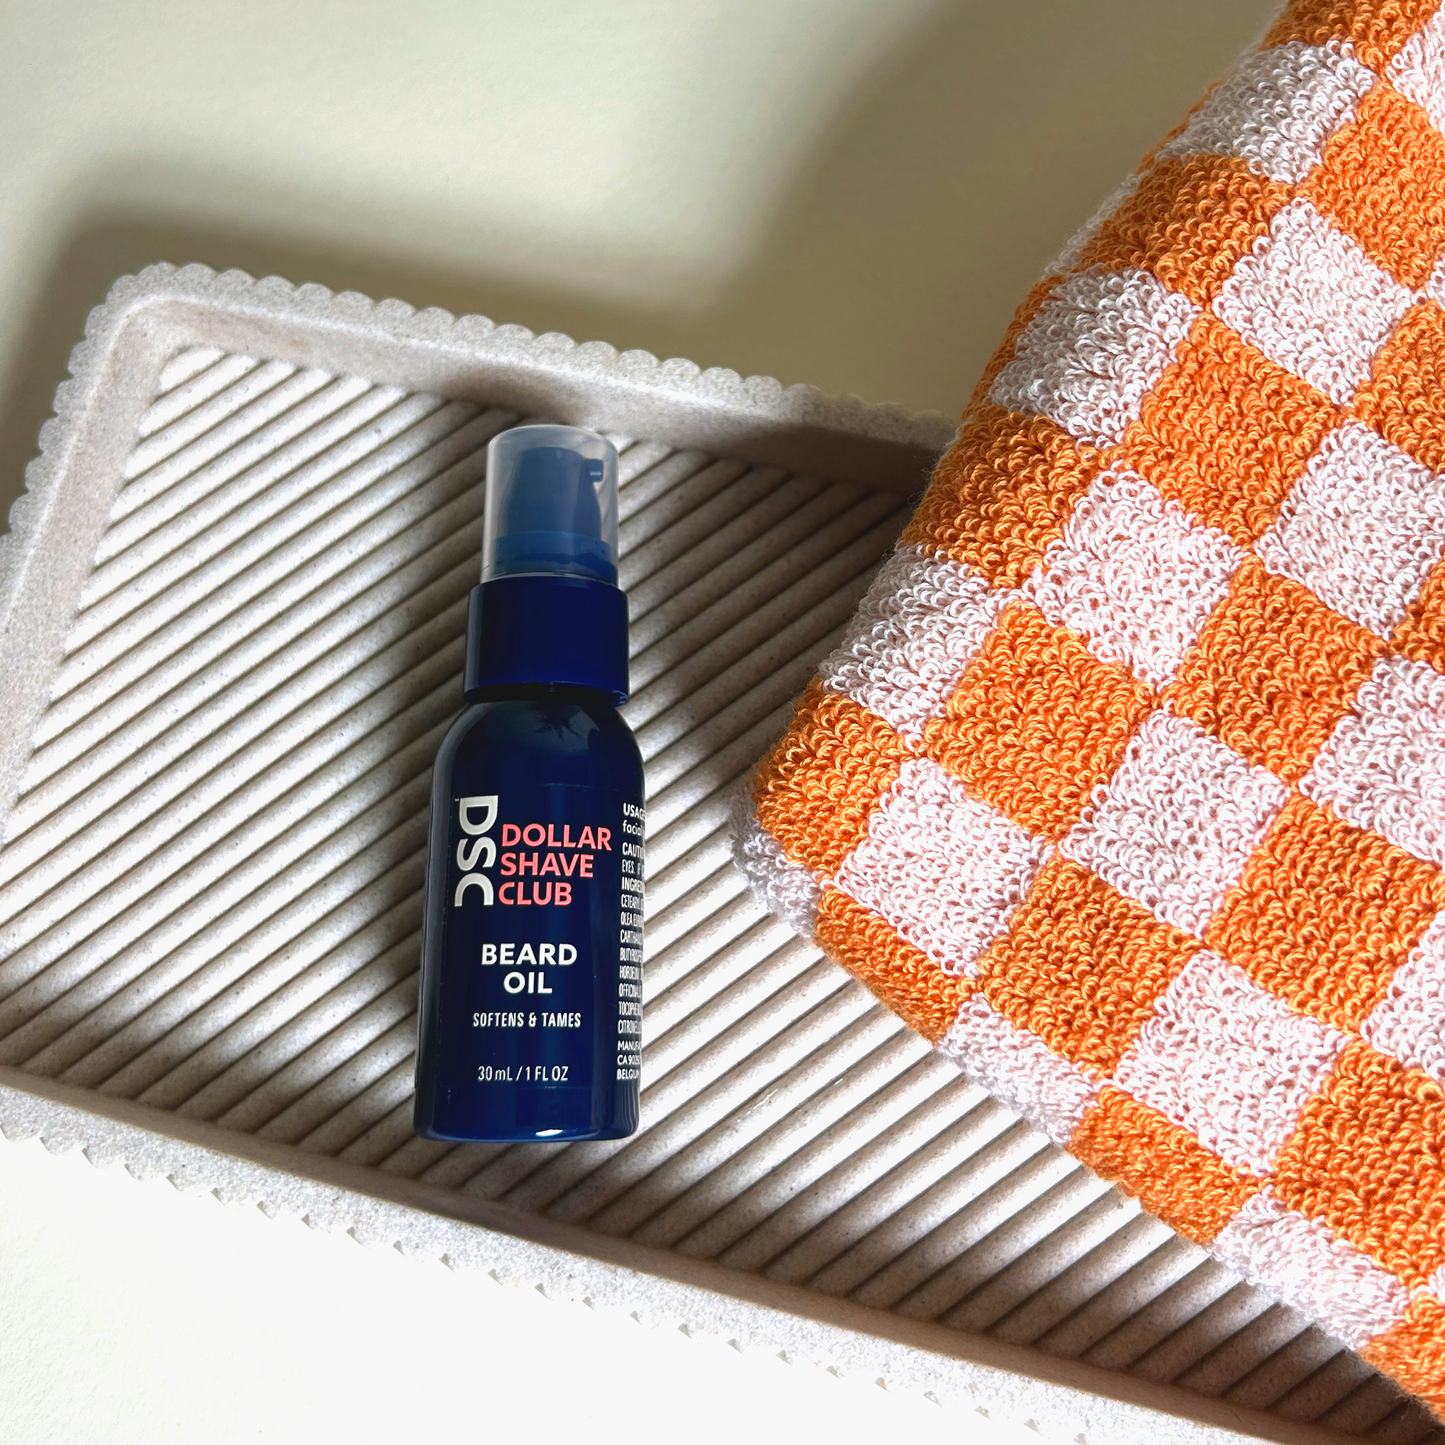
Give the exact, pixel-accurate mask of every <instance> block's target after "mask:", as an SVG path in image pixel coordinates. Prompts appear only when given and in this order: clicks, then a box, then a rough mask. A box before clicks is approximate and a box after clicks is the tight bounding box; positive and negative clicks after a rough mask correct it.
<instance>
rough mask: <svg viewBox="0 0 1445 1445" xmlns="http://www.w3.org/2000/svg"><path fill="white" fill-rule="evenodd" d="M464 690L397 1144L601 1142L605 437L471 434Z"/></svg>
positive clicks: (638, 950) (632, 882)
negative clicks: (475, 496) (411, 1129)
mask: <svg viewBox="0 0 1445 1445" xmlns="http://www.w3.org/2000/svg"><path fill="white" fill-rule="evenodd" d="M464 686H465V691H464V700H465V702H466V704H467V707H466V711H465V712H463V713H462V715H461V716H460V717H459V718H458V719H457V720H456V722H454V723H453V724H452V726H451V728H450V730H449V731H448V732H447V735H446V737H445V738H444V739H443V741H442V744H441V747H440V749H439V750H438V753H437V760H436V770H435V773H434V775H433V781H432V797H431V826H430V832H429V834H428V843H427V874H426V902H425V916H424V922H423V927H422V977H421V1001H420V1008H419V1034H420V1037H419V1042H418V1048H417V1064H416V1107H415V1124H416V1131H417V1133H418V1134H420V1135H422V1136H423V1137H424V1138H428V1139H447V1140H458V1141H473V1142H501V1143H510V1142H518V1141H523V1140H541V1139H545V1140H558V1141H562V1140H570V1139H618V1138H622V1137H623V1136H625V1135H627V1134H630V1133H632V1131H633V1130H634V1129H636V1127H637V1116H638V1077H639V1072H640V1070H639V1065H640V1058H639V1050H640V1049H641V1037H640V1035H641V1022H642V837H643V779H642V760H641V757H640V755H639V753H638V750H637V744H636V743H635V742H634V740H633V737H632V733H631V732H630V731H629V729H628V727H627V724H626V723H625V722H623V720H622V718H621V717H620V716H619V715H618V712H617V706H618V704H620V703H623V702H625V701H626V700H627V598H626V595H625V594H624V593H623V592H622V590H621V589H620V588H619V587H618V585H617V452H616V450H615V449H614V448H613V446H612V444H611V443H610V442H609V441H607V440H606V438H604V437H601V436H598V435H597V434H596V433H594V432H589V431H583V430H581V429H580V428H577V427H570V426H523V427H514V428H512V429H511V430H510V431H506V432H502V433H501V434H500V435H498V436H497V437H495V438H493V440H492V442H491V444H490V446H489V447H488V449H487V474H486V497H485V510H484V522H483V537H482V580H481V585H480V586H478V587H475V588H473V590H472V594H471V598H470V603H469V607H468V614H467V647H466V675H465V684H464Z"/></svg>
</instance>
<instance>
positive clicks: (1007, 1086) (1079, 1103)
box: [938, 993, 1102, 1144]
mask: <svg viewBox="0 0 1445 1445" xmlns="http://www.w3.org/2000/svg"><path fill="white" fill-rule="evenodd" d="M938 1050H939V1052H940V1053H941V1054H943V1055H945V1056H946V1057H947V1058H950V1059H952V1060H953V1062H954V1063H955V1064H957V1065H958V1067H959V1068H960V1069H961V1070H962V1071H963V1072H964V1073H965V1074H967V1075H968V1077H969V1078H971V1079H973V1080H974V1081H975V1082H976V1083H977V1084H979V1085H980V1086H981V1087H982V1088H985V1089H987V1090H988V1091H989V1093H990V1094H993V1095H994V1096H995V1097H996V1098H998V1099H1001V1100H1002V1101H1003V1102H1004V1103H1005V1104H1007V1105H1008V1106H1009V1108H1010V1109H1014V1110H1017V1112H1018V1113H1020V1114H1022V1115H1023V1116H1024V1118H1025V1119H1028V1120H1030V1121H1031V1122H1032V1123H1035V1124H1037V1125H1038V1126H1039V1128H1040V1129H1042V1130H1043V1131H1044V1133H1045V1134H1047V1135H1048V1136H1049V1138H1050V1139H1052V1140H1053V1141H1054V1142H1055V1143H1056V1144H1067V1143H1068V1142H1069V1137H1070V1136H1071V1135H1072V1134H1073V1132H1074V1130H1075V1129H1076V1128H1078V1126H1079V1121H1080V1120H1081V1119H1082V1118H1083V1117H1084V1113H1085V1111H1086V1110H1087V1109H1088V1107H1089V1105H1090V1104H1092V1103H1093V1101H1094V1100H1095V1098H1097V1097H1098V1094H1099V1089H1100V1088H1101V1087H1102V1086H1101V1084H1100V1082H1099V1080H1097V1079H1092V1078H1090V1077H1089V1075H1087V1074H1086V1073H1085V1072H1084V1071H1083V1070H1082V1069H1080V1068H1079V1067H1078V1066H1077V1065H1075V1064H1071V1063H1070V1062H1069V1061H1068V1060H1067V1059H1061V1058H1060V1057H1059V1056H1058V1055H1057V1054H1056V1053H1054V1051H1053V1050H1052V1049H1050V1048H1049V1047H1048V1045H1047V1044H1045V1043H1044V1041H1043V1040H1042V1039H1040V1038H1036V1037H1035V1036H1034V1035H1033V1034H1031V1033H1028V1032H1027V1031H1026V1030H1024V1029H1016V1028H1015V1027H1014V1026H1013V1025H1012V1024H1011V1023H1010V1022H1009V1021H1008V1020H1007V1019H1006V1018H1005V1017H1004V1016H1003V1015H1002V1014H1001V1013H999V1012H998V1011H997V1010H996V1009H994V1008H993V1007H992V1005H990V1003H989V1002H988V1000H987V999H986V998H984V996H983V995H982V994H977V993H976V994H974V996H973V997H972V998H970V999H968V1000H967V1001H966V1002H965V1003H964V1005H963V1007H962V1008H961V1009H959V1011H958V1017H957V1018H956V1019H955V1020H954V1022H953V1026H952V1028H950V1029H949V1031H948V1032H947V1033H946V1034H945V1035H944V1036H943V1038H942V1039H941V1040H940V1041H939V1044H938Z"/></svg>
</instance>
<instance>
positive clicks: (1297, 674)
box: [1165, 557, 1385, 783]
mask: <svg viewBox="0 0 1445 1445" xmlns="http://www.w3.org/2000/svg"><path fill="white" fill-rule="evenodd" d="M1384 650H1385V646H1384V643H1383V642H1381V641H1380V639H1379V638H1378V637H1376V636H1375V634H1374V633H1373V632H1370V631H1368V630H1367V629H1365V628H1363V627H1359V626H1357V625H1356V624H1355V623H1353V622H1349V621H1347V620H1346V619H1345V618H1343V617H1341V616H1340V615H1339V614H1338V613H1337V612H1332V611H1331V610H1330V609H1329V608H1328V607H1326V606H1325V605H1324V603H1323V602H1321V601H1320V600H1319V598H1317V597H1316V596H1315V595H1314V593H1313V592H1311V591H1310V590H1309V589H1308V588H1307V587H1302V586H1300V584H1299V583H1298V582H1292V581H1291V580H1290V579H1289V578H1287V577H1276V576H1274V575H1273V574H1272V573H1269V572H1266V571H1265V570H1264V567H1263V566H1262V565H1261V564H1260V563H1259V561H1258V560H1256V559H1255V558H1253V557H1251V558H1249V560H1248V561H1246V562H1245V564H1244V565H1243V566H1242V567H1241V568H1240V569H1239V571H1238V572H1236V573H1235V575H1234V578H1233V580H1232V581H1231V583H1230V587H1229V595H1228V596H1227V597H1226V598H1225V599H1224V601H1223V602H1221V603H1220V604H1219V606H1218V607H1216V608H1215V609H1214V612H1213V613H1212V614H1211V616H1210V618H1209V621H1208V622H1207V623H1206V624H1205V626H1204V631H1203V632H1202V633H1201V634H1200V636H1199V641H1198V642H1197V643H1196V644H1195V646H1194V648H1193V649H1192V650H1191V651H1190V652H1189V653H1188V654H1187V655H1186V656H1185V659H1184V663H1183V666H1182V667H1181V668H1180V670H1179V674H1178V676H1177V677H1176V678H1175V680H1174V682H1173V684H1172V685H1171V687H1170V688H1169V690H1168V692H1167V693H1166V694H1165V696H1166V697H1167V698H1168V700H1169V701H1170V702H1172V703H1173V704H1174V706H1175V707H1176V708H1177V709H1178V710H1179V711H1180V712H1182V713H1184V714H1185V715H1186V716H1188V717H1191V718H1193V719H1194V721H1195V722H1197V723H1198V724H1199V725H1200V726H1201V727H1203V728H1207V729H1208V730H1209V731H1210V732H1212V733H1213V734H1214V735H1215V737H1217V738H1219V739H1220V740H1221V741H1222V742H1226V743H1228V744H1229V746H1230V747H1232V748H1233V749H1234V750H1235V752H1237V753H1240V754H1241V755H1242V756H1244V757H1246V758H1248V759H1249V760H1250V762H1253V763H1259V764H1261V765H1262V766H1263V767H1266V768H1268V769H1269V770H1270V771H1271V772H1272V773H1274V774H1275V775H1276V776H1277V777H1280V778H1283V779H1284V780H1285V782H1287V783H1297V782H1298V781H1299V780H1300V779H1301V778H1302V777H1303V776H1304V775H1305V773H1306V772H1308V771H1309V767H1310V764H1311V763H1313V762H1314V760H1315V756H1316V755H1317V754H1318V752H1319V750H1320V749H1321V748H1322V747H1323V746H1324V745H1325V743H1326V742H1327V741H1328V740H1329V736H1330V733H1331V731H1332V730H1333V729H1334V726H1335V724H1336V723H1337V722H1338V721H1339V720H1340V719H1341V718H1342V717H1343V716H1344V715H1345V714H1346V713H1347V712H1348V711H1349V709H1350V704H1351V702H1352V701H1353V699H1354V696H1355V693H1356V692H1357V691H1358V689H1359V687H1360V684H1361V683H1363V682H1364V681H1365V679H1366V678H1367V677H1368V676H1369V675H1370V669H1371V667H1372V666H1373V665H1374V661H1375V659H1376V658H1377V657H1378V656H1379V655H1380V653H1382V652H1383V651H1384Z"/></svg>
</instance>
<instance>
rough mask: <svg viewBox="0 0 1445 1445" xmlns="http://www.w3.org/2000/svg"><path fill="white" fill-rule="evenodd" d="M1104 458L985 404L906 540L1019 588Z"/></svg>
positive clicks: (1055, 429)
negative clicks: (944, 554) (943, 554)
mask: <svg viewBox="0 0 1445 1445" xmlns="http://www.w3.org/2000/svg"><path fill="white" fill-rule="evenodd" d="M1102 470H1103V458H1102V455H1101V454H1100V453H1099V452H1098V451H1096V450H1095V449H1094V448H1093V447H1090V446H1085V445H1084V444H1082V443H1080V442H1076V441H1075V440H1074V439H1073V438H1072V437H1071V436H1069V434H1068V433H1067V432H1066V431H1064V430H1063V428H1062V427H1059V426H1056V425H1055V424H1054V423H1053V422H1051V421H1049V420H1048V419H1047V418H1045V417H1041V416H1035V417H1026V416H1020V415H1019V414H1017V413H1016V412H1011V411H1006V410H1004V409H1003V408H1002V407H998V406H994V405H992V404H988V405H985V406H981V407H979V408H978V410H977V412H976V413H975V414H974V415H972V416H971V418H970V420H968V421H967V422H965V423H964V427H963V430H962V432H960V434H959V438H958V440H957V441H956V442H955V443H954V444H953V446H952V447H951V448H949V450H948V451H947V452H946V453H945V454H944V456H943V460H942V461H940V462H939V464H938V466H937V467H936V468H935V469H934V473H933V481H932V483H931V484H930V486H929V488H928V492H927V494H926V495H925V496H924V498H923V501H922V502H921V503H919V507H918V510H917V512H915V513H914V515H913V520H912V521H911V522H909V524H908V526H907V527H906V528H905V529H904V532H903V538H902V540H903V541H904V542H913V543H917V544H918V545H919V546H922V547H924V548H926V549H927V550H928V551H930V552H941V553H946V554H947V555H948V556H950V557H952V558H954V560H955V561H959V562H965V563H967V564H968V565H969V566H970V567H972V568H973V569H974V570H975V571H976V572H979V573H981V574H982V575H983V576H984V577H985V578H987V580H988V581H989V582H991V583H993V585H994V586H995V587H1018V586H1021V585H1022V584H1023V581H1024V579H1025V578H1026V577H1027V576H1028V575H1029V573H1030V572H1032V571H1033V569H1034V568H1035V567H1036V566H1037V565H1038V564H1039V562H1040V561H1042V559H1043V555H1044V549H1045V548H1046V547H1048V545H1049V543H1050V542H1053V541H1055V540H1056V539H1057V538H1059V537H1061V536H1062V535H1063V531H1064V524H1065V523H1066V522H1067V521H1068V520H1069V513H1070V512H1071V511H1073V507H1074V502H1075V500H1076V499H1077V498H1078V497H1080V496H1082V495H1083V493H1084V491H1085V490H1086V489H1087V487H1088V485H1089V483H1090V482H1091V481H1093V479H1094V478H1095V477H1096V476H1098V474H1099V473H1100V471H1102Z"/></svg>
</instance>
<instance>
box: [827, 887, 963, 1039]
mask: <svg viewBox="0 0 1445 1445" xmlns="http://www.w3.org/2000/svg"><path fill="white" fill-rule="evenodd" d="M818 942H819V943H820V944H822V946H823V947H824V948H825V949H826V950H827V951H828V953H829V954H831V955H832V956H833V957H834V958H835V959H837V961H838V962H839V963H841V964H843V965H844V966H845V967H846V968H847V969H848V970H849V972H850V973H852V974H853V975H854V977H855V978H857V979H859V980H860V982H862V983H863V984H864V986H865V987H866V988H867V989H868V991H869V992H870V993H871V994H873V996H874V997H875V998H877V999H879V1000H880V1001H881V1002H882V1003H884V1004H886V1005H887V1006H888V1007H889V1008H890V1009H892V1010H893V1012H894V1013H896V1014H897V1015H898V1016H899V1017H900V1018H901V1019H902V1020H903V1021H904V1023H906V1024H907V1025H908V1026H909V1028H913V1029H917V1030H918V1032H919V1033H921V1034H922V1035H923V1037H924V1038H926V1039H928V1040H929V1041H930V1042H932V1043H935V1044H936V1043H937V1042H938V1041H939V1039H941V1038H942V1037H943V1036H944V1034H946V1033H947V1032H948V1030H949V1028H950V1027H951V1026H952V1024H953V1021H954V1019H956V1018H957V1017H958V1011H959V1009H960V1008H961V1007H962V1005H963V1002H964V1000H965V999H967V998H968V997H969V996H970V995H972V994H973V993H974V992H975V988H974V985H973V983H972V982H971V981H970V980H968V979H963V978H959V977H958V976H957V975H955V974H951V973H945V972H944V971H943V969H941V968H940V967H939V966H938V964H936V963H935V962H934V961H933V960H932V959H931V958H929V957H928V955H927V954H926V953H922V952H920V951H919V950H918V949H916V948H915V947H914V946H913V945H912V944H911V943H909V942H908V940H907V939H905V938H901V937H900V936H899V935H898V933H897V931H896V930H895V929H894V928H893V926H892V925H891V924H890V923H889V922H888V921H887V920H886V919H884V918H880V917H879V916H878V915H877V914H876V913H874V912H873V911H872V909H869V908H864V906H863V905H862V904H861V903H859V902H857V901H856V900H854V899H853V898H850V897H849V896H848V894H846V893H844V892H843V891H842V889H840V888H827V889H825V890H824V891H823V897H822V901H821V902H820V903H819V905H818Z"/></svg>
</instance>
